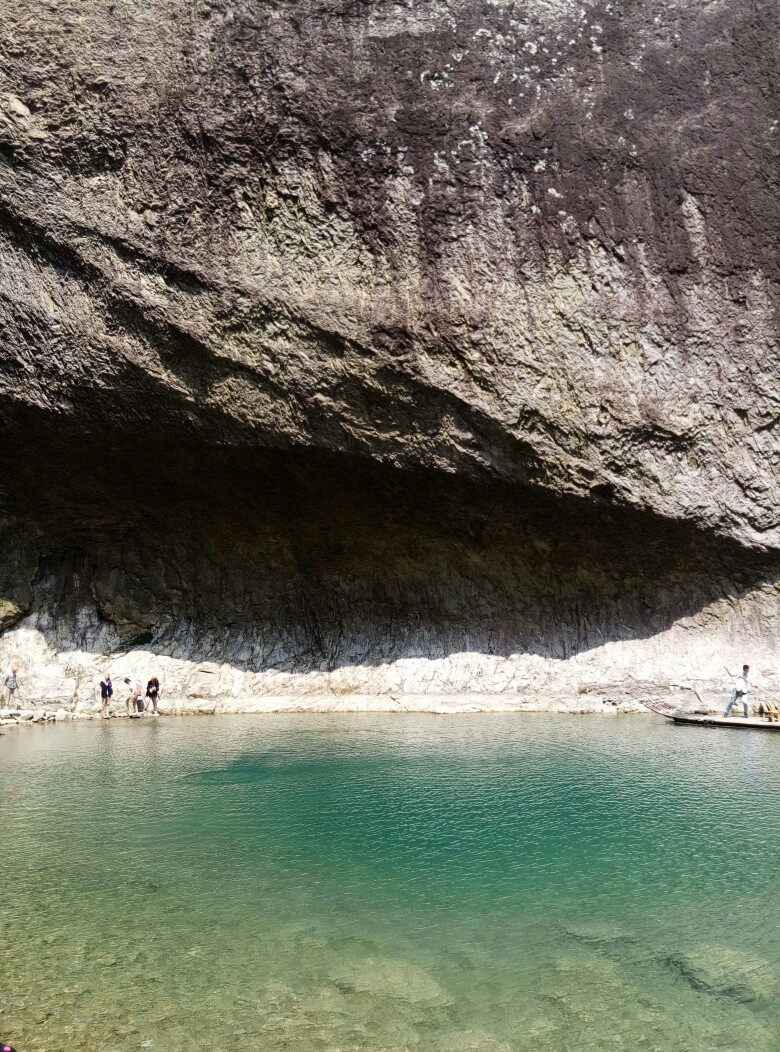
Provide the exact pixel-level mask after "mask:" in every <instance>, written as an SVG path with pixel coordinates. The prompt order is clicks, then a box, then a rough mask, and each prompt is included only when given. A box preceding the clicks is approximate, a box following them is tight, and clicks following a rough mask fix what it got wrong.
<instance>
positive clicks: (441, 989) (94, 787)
mask: <svg viewBox="0 0 780 1052" xmlns="http://www.w3.org/2000/svg"><path fill="white" fill-rule="evenodd" d="M778 738H780V736H772V735H761V734H760V733H748V732H743V733H739V734H736V733H730V732H728V731H722V730H720V731H718V730H708V729H699V728H678V727H675V726H673V725H671V724H667V723H665V722H662V721H661V720H655V719H650V718H648V719H644V718H633V719H632V718H625V719H619V718H618V719H614V720H608V719H604V718H598V717H593V718H579V719H567V718H562V717H528V716H511V715H510V716H506V715H500V716H491V715H480V716H466V717H464V716H461V717H444V718H442V717H433V716H412V715H406V716H404V715H398V716H386V715H379V716H373V715H372V716H369V715H355V716H333V715H322V716H316V715H314V716H308V715H307V716H302V715H291V716H262V717H222V718H216V719H197V718H193V719H160V720H152V719H148V720H144V721H137V722H134V723H127V722H124V721H123V722H119V721H115V722H114V721H112V722H111V723H110V724H86V725H73V726H57V727H35V728H20V729H19V730H15V731H11V732H10V733H8V734H7V735H5V736H4V737H3V738H2V739H0V757H2V764H0V795H1V798H2V814H1V816H0V858H1V859H2V863H3V876H4V882H3V884H4V886H3V891H2V896H1V897H0V924H1V925H2V950H0V1036H2V1037H5V1038H6V1040H11V1041H13V1043H14V1044H15V1045H16V1047H17V1048H18V1049H19V1052H33V1050H36V1052H44V1050H45V1052H63V1050H66V1049H82V1050H85V1052H126V1050H131V1049H138V1048H149V1049H154V1050H157V1052H180V1050H181V1052H184V1050H185V1049H186V1050H188V1052H189V1050H195V1052H200V1050H203V1052H205V1050H210V1052H244V1050H250V1049H251V1050H255V1049H257V1050H265V1049H270V1050H274V1049H288V1050H290V1049H292V1050H302V1052H309V1050H329V1049H332V1050H336V1049H341V1050H348V1049H372V1050H378V1049H393V1050H400V1049H416V1050H419V1052H428V1050H430V1052H439V1050H449V1052H471V1050H473V1052H488V1050H491V1052H498V1050H501V1049H503V1050H509V1049H513V1050H518V1052H519V1050H534V1052H537V1050H539V1052H548V1050H549V1052H577V1050H586V1049H587V1050H591V1049H592V1050H599V1052H606V1050H612V1049H614V1050H616V1052H617V1050H620V1052H623V1050H627V1049H647V1050H653V1049H657V1050H662V1052H676V1050H680V1052H682V1050H687V1052H692V1050H693V1052H698V1050H707V1049H719V1050H720V1049H739V1050H744V1049H748V1048H750V1049H754V1050H756V1052H761V1050H767V1052H768V1050H770V1049H771V1050H775V1049H777V1047H778V1044H779V1042H780V1009H779V1008H778V993H779V992H780V988H779V987H778V980H779V979H780V931H778V924H777V919H776V918H777V902H776V898H775V892H776V889H777V873H778V868H777V866H778V852H777V845H778V835H779V834H780V740H778Z"/></svg>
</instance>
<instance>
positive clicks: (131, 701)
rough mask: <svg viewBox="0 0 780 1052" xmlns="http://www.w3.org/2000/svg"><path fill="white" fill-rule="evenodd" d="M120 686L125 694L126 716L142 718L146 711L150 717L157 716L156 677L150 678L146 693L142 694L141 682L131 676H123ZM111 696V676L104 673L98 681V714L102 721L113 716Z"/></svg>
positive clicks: (157, 691)
mask: <svg viewBox="0 0 780 1052" xmlns="http://www.w3.org/2000/svg"><path fill="white" fill-rule="evenodd" d="M122 686H123V687H124V689H125V692H126V699H125V705H126V706H127V715H128V716H131V717H132V716H142V715H143V714H144V712H145V711H147V710H148V711H149V713H150V715H152V716H159V712H158V711H157V702H158V701H159V700H160V681H159V679H158V678H157V676H152V678H151V679H150V680H149V682H148V683H147V684H146V693H144V688H143V684H142V683H141V680H140V679H134V678H133V677H132V676H125V677H124V679H123V680H122ZM113 696H114V684H113V683H112V682H111V676H110V675H109V673H108V672H106V674H105V676H103V678H102V679H101V681H100V714H101V716H102V717H103V719H104V720H107V719H110V718H111V716H112V715H113V713H112V712H111V699H112V698H113Z"/></svg>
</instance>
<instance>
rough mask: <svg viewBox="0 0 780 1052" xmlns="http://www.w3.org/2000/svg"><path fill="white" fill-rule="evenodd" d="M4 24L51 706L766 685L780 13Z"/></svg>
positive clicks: (10, 379)
mask: <svg viewBox="0 0 780 1052" xmlns="http://www.w3.org/2000/svg"><path fill="white" fill-rule="evenodd" d="M2 14H3V25H4V30H3V34H2V39H0V428H1V432H0V440H2V452H1V453H0V474H1V476H2V493H0V499H1V500H2V504H1V505H0V533H2V548H1V549H0V627H3V628H5V629H6V630H5V632H4V633H3V634H2V635H0V661H2V662H3V663H8V662H10V661H11V660H17V661H18V662H19V664H20V665H21V667H22V673H21V681H22V683H23V684H24V687H23V689H24V690H25V691H26V692H27V699H26V701H25V704H27V703H32V704H45V705H48V707H49V708H50V709H52V710H54V711H56V710H57V709H59V708H60V707H63V708H65V709H67V711H69V712H70V711H71V710H72V709H74V708H75V707H78V706H79V705H81V706H92V705H93V704H94V684H95V681H96V678H99V674H100V673H101V672H102V669H103V666H104V665H105V663H106V661H107V659H108V658H109V657H110V663H111V667H112V670H114V675H115V680H117V679H118V676H119V674H120V673H122V672H123V671H124V670H126V671H129V672H133V674H135V673H136V672H138V673H139V674H144V675H146V674H148V673H149V672H151V671H155V670H157V671H162V672H163V673H164V675H165V676H166V677H167V683H168V685H169V687H171V688H173V689H172V691H171V693H172V694H174V695H175V696H176V698H177V699H178V702H177V704H180V705H182V706H184V707H190V708H192V709H195V710H197V709H199V708H203V709H205V710H206V711H209V710H210V711H213V710H214V709H215V708H219V707H220V706H222V705H227V706H228V707H250V708H251V707H253V706H255V705H260V706H262V705H264V704H265V702H264V700H263V699H268V698H274V697H278V698H294V697H300V696H301V695H309V696H312V697H314V696H320V695H322V694H327V695H329V696H330V697H331V698H333V699H349V698H354V699H357V698H359V697H363V696H364V695H365V696H369V695H375V694H378V693H379V694H382V695H384V696H386V697H395V696H398V697H402V698H403V697H407V696H414V697H421V696H422V697H425V696H434V697H435V696H442V697H443V696H445V695H446V696H451V695H468V696H469V697H474V696H476V697H480V698H482V699H490V698H493V697H496V696H500V697H501V698H502V699H503V701H502V702H501V703H500V704H506V703H507V702H508V701H509V700H510V699H514V702H513V703H514V704H520V703H521V702H523V701H525V702H527V701H529V700H530V701H532V702H536V703H539V704H542V703H543V699H544V700H545V701H546V700H547V699H552V701H551V703H552V704H559V703H560V704H561V705H563V706H564V707H569V708H574V709H575V710H576V708H577V706H580V707H581V708H585V709H587V708H589V707H590V708H594V709H599V708H603V707H604V706H605V705H608V704H609V703H610V702H617V703H618V706H622V707H629V708H630V707H633V706H635V705H636V704H637V699H639V698H641V697H642V696H644V695H646V694H648V693H649V694H652V693H653V692H659V691H661V692H667V691H668V689H669V687H670V685H672V684H674V683H676V682H685V683H688V682H690V683H694V684H698V685H699V687H700V689H701V690H704V691H705V692H706V691H707V690H710V691H711V690H714V689H715V688H716V685H717V677H718V676H719V675H721V674H722V665H723V663H724V660H725V661H731V662H733V663H738V662H741V661H742V660H750V661H751V664H752V665H754V666H755V667H756V670H757V672H758V675H759V678H760V679H762V680H763V682H764V684H765V685H767V686H768V687H769V688H770V689H772V690H775V689H776V688H777V679H776V661H777V643H776V640H777V638H778V627H779V626H780V594H779V592H778V580H779V579H780V573H779V572H778V571H779V569H780V555H779V554H778V553H780V500H778V497H779V494H780V487H779V486H778V460H779V458H780V448H779V446H778V429H779V428H780V393H779V392H780V386H779V384H778V381H780V347H779V343H780V341H779V339H778V318H777V307H778V288H779V286H778V278H779V277H780V267H779V264H778V255H777V246H776V231H777V228H778V221H779V220H780V195H778V190H779V189H780V186H779V185H778V182H779V181H778V172H779V171H780V168H779V166H778V151H779V145H778V144H780V127H779V126H778V116H777V115H778V112H780V105H779V103H780V98H779V97H778V96H779V95H780V73H778V67H777V62H776V48H775V42H776V39H777V33H778V29H779V28H780V26H778V9H777V5H776V4H774V3H770V2H761V0H757V2H750V3H748V2H747V0H737V2H735V3H731V4H728V5H726V4H721V3H708V4H698V3H697V4H694V3H692V2H690V3H684V4H682V5H676V6H674V7H670V6H669V5H667V4H664V3H661V2H660V0H650V2H648V3H646V4H643V5H628V4H624V3H620V2H617V3H616V2H611V3H586V4H577V5H574V4H571V3H569V2H568V0H549V2H545V3H539V4H536V5H528V4H520V3H517V2H513V0H484V2H482V0H438V2H437V0H429V2H425V3H414V4H412V3H409V2H401V0H397V2H389V0H388V2H383V0H366V2H365V3H355V2H353V0H330V2H328V3H315V2H314V0H289V2H287V3H285V4H277V3H268V4H260V3H254V2H252V0H194V2H188V3H187V4H185V3H183V2H178V0H159V2H156V3H154V4H151V3H148V2H145V0H144V2H142V0H138V2H133V3H112V2H109V0H97V2H95V3H92V4H89V5H84V4H82V3H77V2H76V0H65V2H62V3H57V4H54V3H51V4H40V5H36V7H35V9H34V10H33V9H32V8H31V7H30V5H28V4H25V3H22V2H21V0H3V3H2ZM131 666H132V667H131ZM556 698H557V699H558V700H557V701H556V700H555V699H556ZM583 699H585V700H584V701H583ZM588 699H592V700H591V702H590V703H589V702H588ZM118 700H119V699H118ZM339 703H340V702H339ZM356 703H357V702H356ZM487 703H489V702H487ZM345 704H349V702H348V700H347V701H346V702H345ZM465 704H466V702H465V701H464V705H465ZM468 704H470V702H469V703H468ZM432 706H433V707H435V706H436V702H435V701H434V702H432ZM613 707H614V706H613Z"/></svg>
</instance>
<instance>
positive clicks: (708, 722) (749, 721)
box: [647, 698, 780, 731]
mask: <svg viewBox="0 0 780 1052" xmlns="http://www.w3.org/2000/svg"><path fill="white" fill-rule="evenodd" d="M761 704H762V706H763V709H764V715H763V716H747V717H745V716H736V715H735V716H715V715H712V714H711V713H706V712H686V711H685V710H684V709H670V708H668V707H666V706H661V705H658V706H656V705H648V706H647V707H648V708H649V709H650V710H651V711H652V712H656V713H658V715H659V716H663V717H664V718H665V719H667V720H672V721H673V722H674V723H678V724H689V725H695V726H698V727H728V728H729V729H730V730H737V731H744V730H757V731H780V707H778V705H777V704H776V703H775V702H774V701H770V700H769V699H766V698H765V699H763V700H762V702H761Z"/></svg>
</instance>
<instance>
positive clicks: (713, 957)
mask: <svg viewBox="0 0 780 1052" xmlns="http://www.w3.org/2000/svg"><path fill="white" fill-rule="evenodd" d="M667 964H668V965H669V966H670V967H671V968H672V969H674V970H675V971H677V972H679V973H680V975H682V977H683V978H684V979H686V980H687V981H688V982H689V983H690V984H691V985H692V986H694V987H696V989H698V990H706V991H707V993H710V994H716V995H718V996H721V997H733V998H734V999H735V1000H737V1001H758V1000H765V999H768V998H771V997H773V996H774V994H775V991H776V988H777V977H776V975H775V974H774V972H773V971H772V969H771V967H770V966H769V964H768V962H767V961H765V960H764V959H763V958H762V957H756V956H754V955H753V954H749V953H745V952H744V951H743V950H736V949H734V948H732V947H730V946H717V945H701V946H697V947H696V948H695V949H693V950H691V951H690V952H689V953H681V954H675V955H673V956H671V957H668V958H667Z"/></svg>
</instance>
